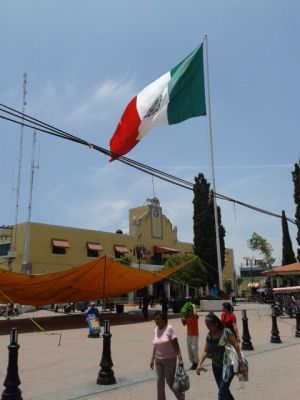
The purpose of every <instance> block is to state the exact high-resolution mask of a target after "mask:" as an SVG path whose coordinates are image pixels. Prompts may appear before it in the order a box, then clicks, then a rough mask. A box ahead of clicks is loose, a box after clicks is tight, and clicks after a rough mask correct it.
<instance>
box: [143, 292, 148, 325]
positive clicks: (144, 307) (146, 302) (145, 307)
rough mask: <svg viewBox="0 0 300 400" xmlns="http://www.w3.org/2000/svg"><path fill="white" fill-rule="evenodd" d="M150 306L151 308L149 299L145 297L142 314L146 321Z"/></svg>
mask: <svg viewBox="0 0 300 400" xmlns="http://www.w3.org/2000/svg"><path fill="white" fill-rule="evenodd" d="M148 306H149V299H148V296H147V295H145V296H144V297H143V306H142V312H143V316H144V319H145V320H148Z"/></svg>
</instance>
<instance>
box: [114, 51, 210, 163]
mask: <svg viewBox="0 0 300 400" xmlns="http://www.w3.org/2000/svg"><path fill="white" fill-rule="evenodd" d="M200 115H206V107H205V87H204V68H203V44H201V45H200V46H199V47H197V48H196V49H195V50H194V51H193V52H192V53H191V54H190V55H189V56H187V57H186V58H185V59H184V60H183V61H181V62H180V63H179V64H178V65H176V67H174V68H173V69H171V71H169V72H167V73H166V74H164V75H162V76H161V77H160V78H158V79H157V80H156V81H154V82H152V83H150V85H148V86H146V87H145V88H144V89H143V90H142V91H141V92H140V93H139V94H138V95H137V96H135V97H134V98H133V99H132V100H131V101H130V103H129V104H128V105H127V107H126V109H125V111H124V113H123V115H122V117H121V120H120V122H119V124H118V126H117V129H116V131H115V133H114V134H113V136H112V138H111V140H110V150H111V152H112V153H114V155H113V156H112V158H113V159H114V158H117V157H118V156H120V155H124V154H126V153H128V152H129V151H130V150H131V149H132V148H133V147H134V146H135V145H136V144H137V143H139V141H140V140H141V139H142V138H143V137H144V136H145V135H146V133H147V132H149V130H150V129H152V128H153V127H155V126H159V125H173V124H178V123H179V122H182V121H185V120H186V119H188V118H192V117H197V116H200Z"/></svg>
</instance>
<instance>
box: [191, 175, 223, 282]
mask: <svg viewBox="0 0 300 400" xmlns="http://www.w3.org/2000/svg"><path fill="white" fill-rule="evenodd" d="M209 187H210V184H209V183H208V182H207V180H206V179H205V177H204V175H203V174H199V175H198V176H196V177H195V184H194V200H193V204H194V216H193V220H194V252H195V254H196V255H197V256H199V257H200V259H201V260H203V261H204V265H205V268H206V270H207V280H208V284H209V286H213V285H215V284H218V282H219V276H218V259H217V247H216V233H215V219H214V208H213V198H212V196H211V195H210V190H209ZM218 222H219V236H220V247H221V262H222V267H224V264H225V242H224V237H225V229H224V227H223V226H222V224H221V210H220V208H219V207H218Z"/></svg>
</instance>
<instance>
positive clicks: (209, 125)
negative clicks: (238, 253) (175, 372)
mask: <svg viewBox="0 0 300 400" xmlns="http://www.w3.org/2000/svg"><path fill="white" fill-rule="evenodd" d="M204 44H205V45H204V48H205V52H206V55H205V59H206V66H205V67H206V74H205V75H206V87H207V116H208V132H209V152H210V162H211V176H212V188H213V205H214V216H215V227H216V246H217V259H218V275H219V288H220V289H221V290H223V276H222V262H221V247H220V236H219V221H218V208H217V200H216V197H215V193H216V179H215V166H214V152H213V139H212V126H211V109H210V85H209V68H208V43H207V35H204Z"/></svg>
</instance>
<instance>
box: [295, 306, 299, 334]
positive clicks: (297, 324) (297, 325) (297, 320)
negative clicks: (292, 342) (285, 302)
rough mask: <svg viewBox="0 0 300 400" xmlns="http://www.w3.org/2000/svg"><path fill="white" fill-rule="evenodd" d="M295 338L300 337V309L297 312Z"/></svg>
mask: <svg viewBox="0 0 300 400" xmlns="http://www.w3.org/2000/svg"><path fill="white" fill-rule="evenodd" d="M295 337H300V310H299V309H297V311H296V330H295Z"/></svg>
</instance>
